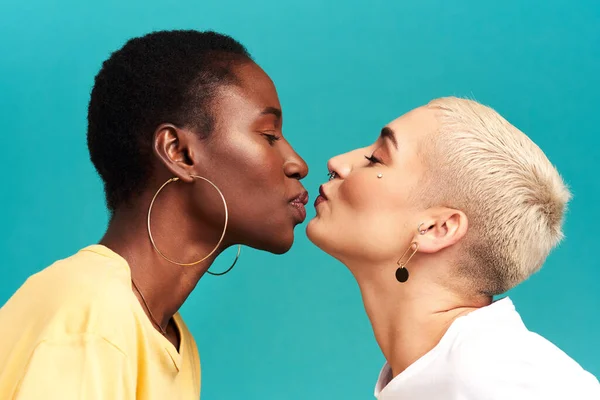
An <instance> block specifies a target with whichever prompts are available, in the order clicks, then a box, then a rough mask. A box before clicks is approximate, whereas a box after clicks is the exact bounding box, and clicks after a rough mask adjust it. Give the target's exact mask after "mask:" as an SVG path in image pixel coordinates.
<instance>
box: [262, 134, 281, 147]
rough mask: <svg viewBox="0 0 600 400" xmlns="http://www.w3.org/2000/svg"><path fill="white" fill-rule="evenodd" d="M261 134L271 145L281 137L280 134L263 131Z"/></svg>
mask: <svg viewBox="0 0 600 400" xmlns="http://www.w3.org/2000/svg"><path fill="white" fill-rule="evenodd" d="M262 135H263V136H264V137H266V138H267V140H268V141H269V144H270V145H271V146H272V145H274V144H275V142H277V141H278V140H279V139H281V136H276V135H272V134H270V133H264V132H263V133H262Z"/></svg>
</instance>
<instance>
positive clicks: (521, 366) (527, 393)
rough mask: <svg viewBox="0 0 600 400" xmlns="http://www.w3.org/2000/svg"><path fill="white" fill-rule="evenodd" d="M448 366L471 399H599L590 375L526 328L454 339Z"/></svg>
mask: <svg viewBox="0 0 600 400" xmlns="http://www.w3.org/2000/svg"><path fill="white" fill-rule="evenodd" d="M449 362H450V363H451V364H452V365H453V367H454V373H455V374H456V376H457V378H458V379H457V381H458V382H461V384H462V385H464V390H465V391H466V392H469V393H471V394H472V395H473V396H474V397H473V398H478V396H481V394H482V393H489V396H488V397H486V398H489V399H507V398H510V399H514V400H520V399H527V400H537V399H540V400H541V399H545V400H547V399H565V398H577V399H581V400H587V399H596V398H600V397H598V395H599V393H600V385H599V383H598V381H597V379H596V378H595V377H594V376H593V375H592V374H590V373H588V372H587V371H585V370H584V369H583V368H581V366H580V365H579V364H577V362H575V361H574V360H573V359H572V358H570V357H569V356H568V355H567V354H565V353H564V352H563V351H562V350H560V349H559V348H558V347H557V346H555V345H554V344H552V343H551V342H549V341H548V340H546V339H545V338H543V337H542V336H540V335H538V334H536V333H533V332H530V331H528V330H527V329H526V328H524V327H523V329H499V330H495V331H494V330H490V329H485V328H484V329H472V330H465V331H463V332H461V333H460V335H459V336H458V337H457V340H456V342H455V343H454V346H453V348H452V349H451V351H450V353H449ZM469 398H470V397H469Z"/></svg>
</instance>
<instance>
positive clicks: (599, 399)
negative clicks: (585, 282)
mask: <svg viewBox="0 0 600 400" xmlns="http://www.w3.org/2000/svg"><path fill="white" fill-rule="evenodd" d="M391 378H392V370H391V368H390V366H389V365H388V364H386V365H385V366H384V367H383V369H382V370H381V373H380V374H379V380H378V382H377V385H376V386H375V397H376V398H377V399H378V400H396V399H408V400H554V399H556V400H600V383H598V380H597V379H596V378H595V377H594V376H593V375H592V374H590V373H589V372H587V371H585V370H584V369H583V368H581V366H580V365H579V364H577V363H576V362H575V361H574V360H573V359H571V358H570V357H569V356H568V355H566V354H565V353H564V352H562V351H561V350H560V349H559V348H558V347H556V346H555V345H553V344H552V343H550V342H549V341H548V340H546V339H544V338H543V337H541V336H539V335H537V334H536V333H533V332H530V331H529V330H528V329H527V328H526V327H525V325H524V324H523V321H522V320H521V317H520V316H519V314H518V313H517V311H516V310H515V307H514V305H513V303H512V301H511V300H510V299H509V298H508V297H507V298H504V299H502V300H499V301H496V302H494V303H492V304H491V305H489V306H487V307H483V308H481V309H478V310H476V311H473V312H471V313H470V314H468V315H465V316H463V317H459V318H457V319H456V320H455V321H454V322H453V323H452V325H451V326H450V328H449V329H448V331H447V332H446V333H445V334H444V336H443V337H442V340H440V342H439V343H438V345H437V346H436V347H434V348H433V349H432V350H431V351H429V352H428V353H427V354H425V355H424V356H423V357H421V358H420V359H419V360H417V361H416V362H414V363H413V364H412V365H410V366H409V367H408V368H407V369H406V370H404V371H403V372H402V373H400V374H399V375H397V376H396V377H395V378H394V379H391Z"/></svg>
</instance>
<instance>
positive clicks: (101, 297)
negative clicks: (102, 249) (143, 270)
mask: <svg viewBox="0 0 600 400" xmlns="http://www.w3.org/2000/svg"><path fill="white" fill-rule="evenodd" d="M92 249H93V248H92ZM133 300H135V296H134V295H133V292H132V291H131V283H130V278H129V269H128V266H127V264H126V263H125V262H124V260H122V259H119V258H114V257H107V256H105V255H103V254H101V253H97V252H94V251H90V250H87V249H84V250H82V251H80V252H78V253H76V254H75V255H73V256H71V257H68V258H66V259H64V260H60V261H57V262H55V263H54V264H52V265H51V266H49V267H47V268H46V269H44V270H42V271H41V272H39V273H37V274H35V275H33V276H31V277H30V278H29V279H28V280H27V281H26V282H25V283H24V284H23V286H21V288H20V289H19V290H18V291H17V292H16V293H15V294H14V295H13V297H12V298H11V299H10V300H9V301H8V302H7V303H6V305H5V306H4V307H3V308H2V309H1V310H0V323H2V324H3V325H5V326H6V324H10V325H11V326H13V327H14V330H15V332H14V333H15V337H18V335H19V331H21V333H22V332H37V334H38V335H39V337H40V338H43V339H44V340H53V339H54V338H55V337H60V336H61V335H72V334H93V335H99V336H102V337H105V336H106V335H109V334H112V333H113V332H115V331H119V330H123V329H133V328H134V325H135V320H134V318H133V317H134V314H133V307H132V304H133Z"/></svg>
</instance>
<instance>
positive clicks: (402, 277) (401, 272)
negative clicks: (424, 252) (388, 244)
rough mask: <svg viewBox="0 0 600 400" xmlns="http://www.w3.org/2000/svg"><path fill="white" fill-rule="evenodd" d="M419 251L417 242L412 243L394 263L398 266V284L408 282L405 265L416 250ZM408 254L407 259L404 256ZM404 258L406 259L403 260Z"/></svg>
mask: <svg viewBox="0 0 600 400" xmlns="http://www.w3.org/2000/svg"><path fill="white" fill-rule="evenodd" d="M418 249H419V244H418V243H417V242H412V243H411V244H410V246H408V249H406V251H405V252H404V254H402V257H400V259H399V260H398V262H396V264H397V265H398V269H397V270H396V279H397V280H398V282H400V283H404V282H406V281H407V280H408V270H407V269H406V264H408V262H409V261H410V259H411V258H412V257H413V256H414V255H415V253H416V252H417V250H418ZM407 254H408V257H406V255H407ZM405 257H406V259H405Z"/></svg>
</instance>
